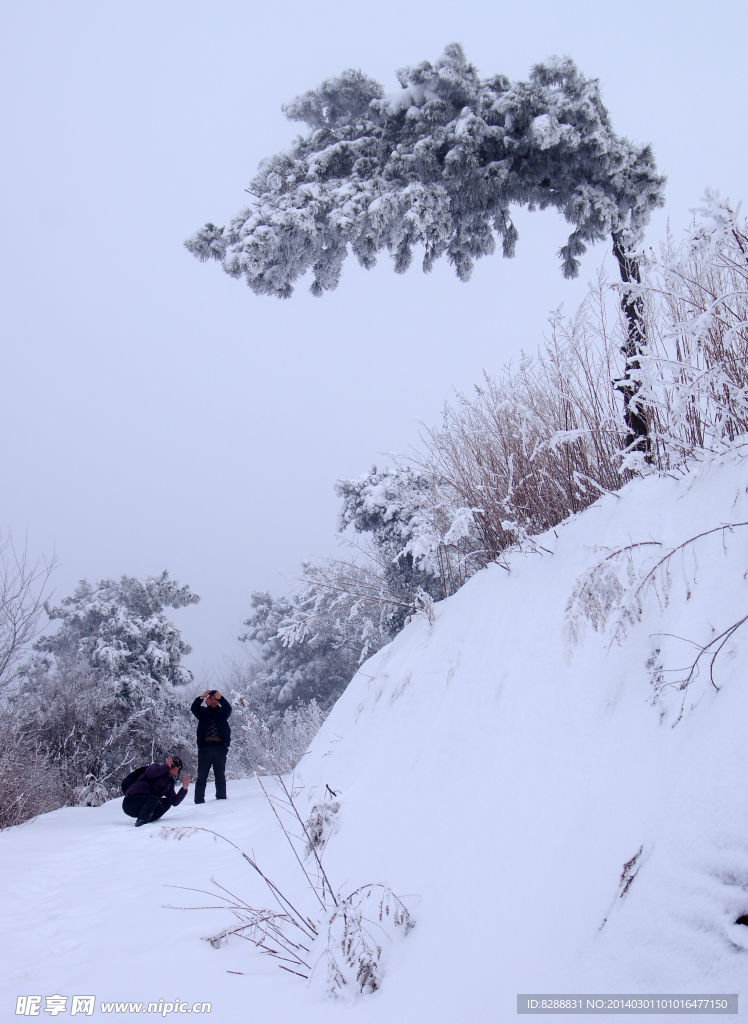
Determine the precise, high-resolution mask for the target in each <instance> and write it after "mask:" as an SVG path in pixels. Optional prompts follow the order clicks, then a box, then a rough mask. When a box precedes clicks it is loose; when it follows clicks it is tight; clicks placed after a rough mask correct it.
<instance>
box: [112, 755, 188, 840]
mask: <svg viewBox="0 0 748 1024" xmlns="http://www.w3.org/2000/svg"><path fill="white" fill-rule="evenodd" d="M181 768H182V761H181V759H180V758H178V757H167V758H166V761H165V762H164V764H149V765H148V767H147V768H146V770H145V771H144V772H143V773H142V774H141V775H140V776H139V778H137V779H136V780H135V782H133V783H131V784H130V785H129V786H128V787H127V790H126V792H125V799H124V800H123V801H122V810H123V811H124V812H125V814H127V815H129V816H130V817H131V818H135V819H136V820H135V828H138V827H139V826H140V825H147V824H148V822H150V821H158V819H159V818H160V817H162V815H164V814H166V812H167V811H168V810H169V808H170V807H176V806H177V804H181V802H182V801H183V800H184V798H185V797H186V796H187V787H188V786H189V784H190V777H189V775H184V776H183V778H182V788H181V789H179V790H176V789H175V788H174V784H175V782H176V780H177V776H178V775H179V772H180V770H181Z"/></svg>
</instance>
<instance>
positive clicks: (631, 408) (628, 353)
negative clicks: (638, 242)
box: [613, 234, 652, 461]
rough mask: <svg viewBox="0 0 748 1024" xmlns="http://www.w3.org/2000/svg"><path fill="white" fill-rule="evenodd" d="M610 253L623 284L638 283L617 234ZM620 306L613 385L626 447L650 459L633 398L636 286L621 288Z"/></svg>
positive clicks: (644, 423)
mask: <svg viewBox="0 0 748 1024" xmlns="http://www.w3.org/2000/svg"><path fill="white" fill-rule="evenodd" d="M613 255H614V256H615V258H616V260H617V261H618V269H619V271H620V273H621V280H622V281H623V283H624V285H639V284H641V273H640V270H639V261H638V260H637V259H636V257H635V256H633V255H632V254H631V253H630V252H628V251H627V250H626V247H625V246H624V244H623V241H622V239H621V236H620V235H617V234H614V235H613ZM621 309H622V310H623V313H624V316H625V317H626V343H625V345H624V346H623V348H622V350H621V351H622V352H623V354H624V356H625V358H626V369H625V371H624V376H623V378H622V379H621V380H619V381H616V383H615V387H616V388H617V389H618V390H619V391H620V392H621V394H622V396H623V405H624V418H625V420H626V426H627V427H628V434H627V435H626V447H627V448H629V449H630V450H632V451H640V452H644V453H645V455H646V458H647V461H650V460H651V458H652V439H651V436H650V429H649V427H650V425H649V418H648V415H647V410H646V409H645V408H644V407H643V406H642V405H641V404H640V403H639V402H637V401H636V392H637V390H638V384H637V381H636V379H635V378H634V379H632V376H631V375H632V371H633V372H634V373H635V371H636V370H638V369H639V367H640V365H641V363H640V362H639V357H640V356H641V353H642V349H643V348H644V345H645V342H646V328H645V326H644V302H643V300H642V298H641V295H639V293H638V289H636V288H634V289H629V288H624V289H623V291H622V295H621Z"/></svg>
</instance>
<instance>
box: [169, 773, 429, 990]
mask: <svg viewBox="0 0 748 1024" xmlns="http://www.w3.org/2000/svg"><path fill="white" fill-rule="evenodd" d="M258 781H259V784H260V786H261V788H262V790H263V792H264V793H265V796H266V797H267V799H268V802H269V804H270V806H271V808H272V810H273V813H274V814H275V817H276V820H277V821H278V823H279V826H280V828H281V829H282V831H283V833H284V835H285V837H286V839H287V841H288V842H289V844H290V845H291V847H292V849H293V851H294V854H295V857H296V862H297V864H298V865H299V868H300V871H301V874H302V877H303V891H302V892H301V893H300V894H299V893H293V894H291V895H289V893H288V892H287V891H284V890H282V889H280V888H279V887H278V885H276V883H275V882H274V881H273V880H272V878H271V877H270V876H269V875H268V874H267V873H266V872H265V871H264V870H263V868H261V867H260V865H259V864H258V862H257V860H256V859H255V855H254V853H252V855H250V854H248V853H247V852H246V851H244V850H242V849H241V848H240V847H238V846H237V845H236V844H235V843H234V842H233V841H232V840H231V839H229V838H228V837H227V836H224V835H222V834H220V833H218V832H214V831H212V830H211V829H206V828H192V827H189V826H188V827H186V828H185V827H182V828H168V827H167V828H165V830H164V834H165V835H167V836H171V837H173V838H176V839H182V838H184V837H185V836H186V835H188V834H190V833H191V832H196V831H197V832H208V833H209V834H210V835H213V836H215V837H217V838H218V839H221V840H223V841H224V842H226V843H228V844H229V845H230V846H233V847H234V849H235V850H237V851H238V852H239V853H240V854H241V856H242V857H243V859H244V860H245V862H246V863H247V864H249V866H250V867H251V868H252V869H253V871H255V872H256V873H257V874H258V875H259V877H260V878H261V879H262V881H263V882H264V884H265V886H266V887H267V889H268V892H269V894H270V896H271V897H272V903H273V906H274V908H275V909H272V910H271V909H268V908H266V907H261V908H258V907H256V906H254V905H252V904H250V903H248V902H247V901H246V900H245V899H243V898H242V896H241V895H238V894H237V893H236V887H235V886H234V887H233V889H232V890H229V889H227V888H225V887H224V886H222V885H221V884H220V883H218V882H217V881H216V880H215V879H211V881H212V882H213V885H214V887H215V889H214V890H213V891H211V892H210V895H211V896H213V897H214V898H215V899H216V900H217V901H219V902H218V903H217V904H216V905H217V906H222V907H224V908H225V909H226V910H227V911H229V912H230V913H231V915H232V918H233V921H232V923H231V924H229V925H228V926H227V927H225V928H222V929H221V930H220V931H218V932H216V933H214V934H212V935H209V936H206V938H207V941H208V942H210V943H211V945H212V946H214V947H216V948H218V947H219V946H221V945H222V944H223V943H224V942H225V941H226V940H228V939H229V938H230V937H231V936H239V937H241V938H243V939H248V940H249V941H250V942H252V943H254V945H255V946H256V947H257V948H258V949H259V950H260V951H261V952H263V953H265V954H267V955H269V956H271V957H273V958H274V959H276V960H277V961H278V966H279V967H281V969H282V970H284V971H287V972H289V973H290V974H294V975H296V976H297V977H300V978H304V979H306V980H307V981H309V982H310V983H312V984H313V985H320V984H321V985H322V986H323V987H324V991H325V993H326V994H327V995H329V996H332V997H334V998H338V997H344V998H351V997H352V998H355V997H356V996H357V995H359V994H364V993H370V992H376V990H377V989H378V988H379V987H380V986H381V983H382V978H383V970H384V965H383V959H384V957H385V950H386V947H388V946H390V945H391V944H392V942H393V940H394V939H395V938H396V937H397V935H398V934H402V935H407V934H408V932H409V931H410V930H411V929H412V928H413V927H414V925H415V919H414V917H413V915H412V914H411V912H410V911H409V910H408V908H407V906H406V905H405V903H404V901H403V900H402V899H401V898H400V897H399V896H397V895H395V893H394V892H393V891H392V890H391V889H390V888H389V887H388V886H386V885H383V884H381V883H370V884H367V885H362V886H359V887H358V888H357V889H355V890H353V891H352V892H349V893H348V894H347V895H343V894H342V893H341V892H340V891H339V890H337V889H336V888H335V887H334V886H333V885H332V883H331V881H330V879H329V877H328V874H327V871H326V869H325V866H324V864H323V861H322V849H321V844H320V843H319V842H317V841H315V840H314V839H313V838H312V837H311V836H310V834H309V832H308V831H307V825H306V823H305V822H304V821H303V819H302V817H301V814H300V812H299V809H298V807H297V805H296V802H295V799H294V793H293V792H292V788H291V786H290V785H289V783H288V782H287V780H286V779H285V778H284V777H283V776H282V775H280V774H278V775H276V781H277V783H278V786H279V791H278V792H277V793H276V794H275V795H274V796H270V795H269V793H268V791H267V789H266V787H265V785H264V784H263V782H262V780H261V779H259V780H258ZM331 806H332V805H331ZM289 816H290V819H291V824H290V825H288V824H286V821H287V820H288V817H289ZM312 817H313V815H312ZM298 829H300V830H301V833H300V834H299V832H298V831H297V830H298ZM302 837H305V838H306V843H307V853H308V854H309V855H310V856H311V858H312V860H313V866H312V867H307V866H306V865H305V864H304V860H303V858H302V855H301V853H300V851H299V850H298V849H297V845H296V844H297V843H298V842H299V840H301V839H302ZM177 888H178V887H177ZM199 891H204V890H199ZM310 903H311V906H306V904H310ZM181 909H184V908H181ZM195 909H201V908H200V907H197V908H195Z"/></svg>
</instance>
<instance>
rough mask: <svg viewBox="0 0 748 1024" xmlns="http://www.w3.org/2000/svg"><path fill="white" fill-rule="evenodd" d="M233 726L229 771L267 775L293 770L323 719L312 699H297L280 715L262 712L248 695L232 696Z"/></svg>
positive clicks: (241, 774)
mask: <svg viewBox="0 0 748 1024" xmlns="http://www.w3.org/2000/svg"><path fill="white" fill-rule="evenodd" d="M233 708H234V722H235V724H236V720H237V719H238V720H239V721H240V722H241V728H240V729H235V730H234V733H233V736H232V745H231V753H232V756H231V762H230V763H231V772H232V774H237V775H240V776H243V775H252V774H255V773H259V774H261V775H268V774H274V773H278V772H281V773H284V772H290V771H293V769H294V768H295V767H296V765H297V764H298V763H299V761H300V760H301V758H302V757H303V756H304V754H305V753H306V752H307V750H308V749H309V745H310V744H311V742H312V740H313V739H314V737H315V736H316V735H317V733H318V732H319V730H320V727H321V725H322V723H323V722H324V720H325V713H324V712H323V711H322V709H321V708H320V706H319V704H318V703H317V702H316V700H311V701H309V703H308V704H303V703H301V702H298V703H296V704H294V705H292V706H291V707H289V708H286V709H285V711H284V712H283V713H282V714H281V715H280V716H278V715H265V714H263V710H262V707H261V706H257V705H256V704H253V702H252V699H251V697H246V696H242V695H240V694H239V695H235V697H234V701H233Z"/></svg>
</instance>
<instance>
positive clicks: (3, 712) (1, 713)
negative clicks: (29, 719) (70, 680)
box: [0, 704, 64, 829]
mask: <svg viewBox="0 0 748 1024" xmlns="http://www.w3.org/2000/svg"><path fill="white" fill-rule="evenodd" d="M0 779H1V780H2V784H0V829H3V828H10V827H11V826H12V825H20V824H21V823H22V822H24V821H27V820H28V819H29V818H33V817H35V815H37V814H44V813H45V812H46V811H51V810H54V809H55V808H56V807H59V806H60V804H61V803H63V802H64V799H63V797H62V792H61V786H60V784H59V779H58V774H57V772H56V770H55V767H54V765H53V764H51V763H50V761H49V760H48V758H47V757H46V752H45V750H44V748H43V747H41V746H39V745H38V744H35V743H34V742H33V741H30V739H29V736H28V735H27V734H26V733H25V732H24V730H23V729H22V728H21V727H20V725H19V724H18V721H17V720H16V716H15V710H14V707H13V705H12V704H5V705H0Z"/></svg>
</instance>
